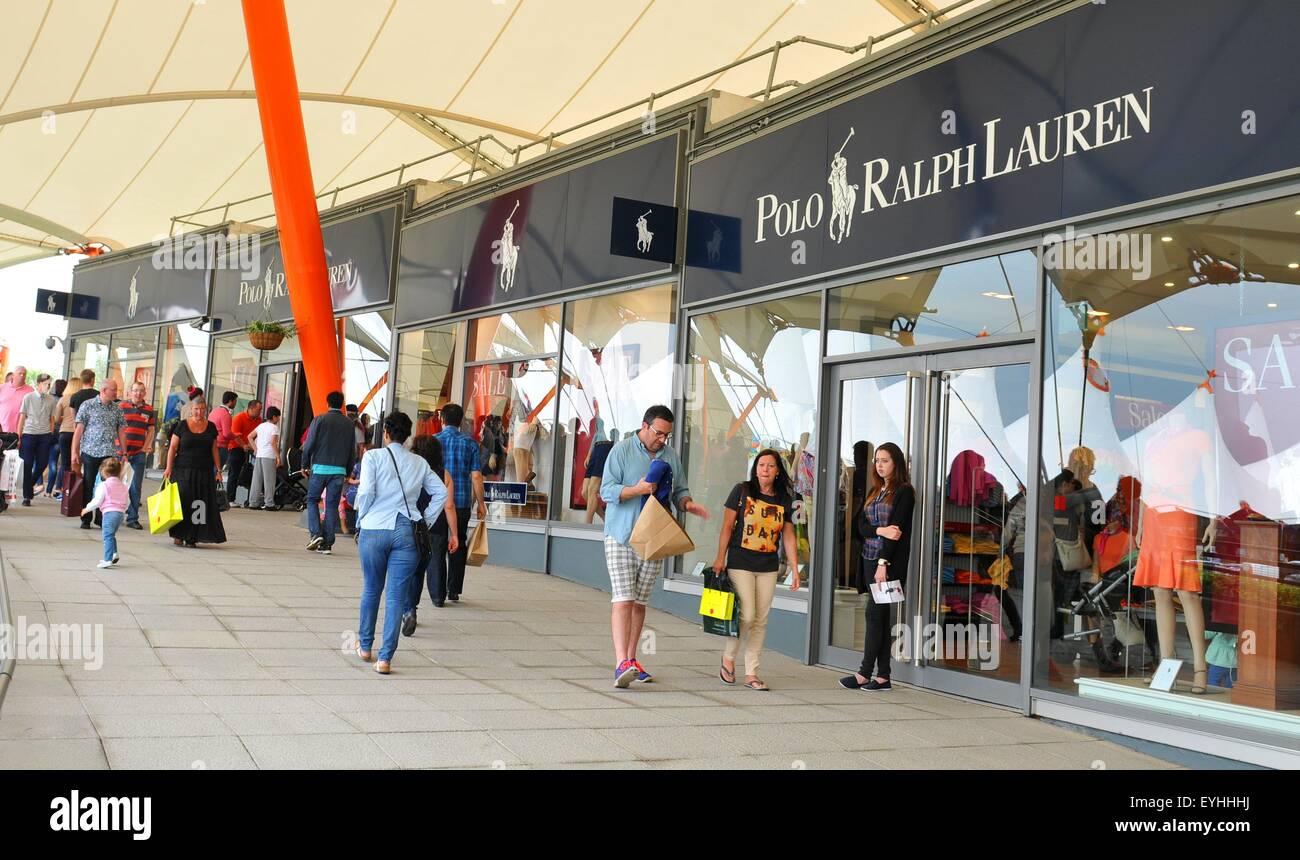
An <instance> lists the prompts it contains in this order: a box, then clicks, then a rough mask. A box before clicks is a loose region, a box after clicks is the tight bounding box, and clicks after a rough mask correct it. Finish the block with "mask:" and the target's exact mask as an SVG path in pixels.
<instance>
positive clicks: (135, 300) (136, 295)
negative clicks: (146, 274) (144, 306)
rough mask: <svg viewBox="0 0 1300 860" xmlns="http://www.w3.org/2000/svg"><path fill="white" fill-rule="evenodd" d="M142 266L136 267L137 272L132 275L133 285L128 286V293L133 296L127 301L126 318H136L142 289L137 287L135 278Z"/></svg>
mask: <svg viewBox="0 0 1300 860" xmlns="http://www.w3.org/2000/svg"><path fill="white" fill-rule="evenodd" d="M140 268H141V267H140V266H136V267H135V273H134V274H132V275H131V285H130V286H129V287H128V288H127V293H128V295H130V297H131V298H130V300H129V301H127V303H126V318H127V319H129V320H133V319H135V312H136V309H137V308H138V307H139V305H140V291H139V290H137V289H136V288H135V278H136V275H139V274H140Z"/></svg>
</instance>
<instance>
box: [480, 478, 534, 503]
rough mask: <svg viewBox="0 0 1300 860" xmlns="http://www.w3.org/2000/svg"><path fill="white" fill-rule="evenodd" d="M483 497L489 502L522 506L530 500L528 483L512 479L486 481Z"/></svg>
mask: <svg viewBox="0 0 1300 860" xmlns="http://www.w3.org/2000/svg"><path fill="white" fill-rule="evenodd" d="M483 498H484V500H486V501H487V502H505V503H506V504H507V505H520V506H522V505H524V504H526V503H527V502H528V485H527V484H524V483H518V484H516V483H514V482H511V481H484V482H483Z"/></svg>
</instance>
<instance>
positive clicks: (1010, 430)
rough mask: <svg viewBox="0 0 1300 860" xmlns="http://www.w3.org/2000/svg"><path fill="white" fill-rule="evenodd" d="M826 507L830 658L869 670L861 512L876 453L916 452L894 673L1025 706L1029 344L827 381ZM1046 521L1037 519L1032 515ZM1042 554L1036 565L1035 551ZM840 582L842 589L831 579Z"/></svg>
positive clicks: (895, 362)
mask: <svg viewBox="0 0 1300 860" xmlns="http://www.w3.org/2000/svg"><path fill="white" fill-rule="evenodd" d="M827 377H828V384H829V385H830V386H831V388H830V390H829V391H828V392H827V395H828V396H827V400H826V402H827V403H828V404H829V407H830V408H829V409H828V410H827V418H828V423H827V435H828V436H829V438H828V439H827V440H826V441H825V443H824V444H825V448H824V450H827V451H831V452H833V456H831V457H828V458H827V461H826V466H825V468H827V469H830V468H836V469H837V474H835V475H831V474H829V473H823V482H822V486H823V493H824V495H826V496H829V498H824V499H823V500H822V502H823V504H824V505H826V507H825V508H824V509H825V510H833V511H835V512H836V516H835V518H834V520H833V522H832V523H830V524H828V525H826V526H825V527H824V530H823V532H822V533H821V536H820V540H822V541H823V544H822V545H823V547H824V548H825V551H826V552H827V554H826V555H823V556H822V557H823V558H830V559H832V562H831V564H830V565H828V568H829V569H828V570H827V572H826V574H824V575H821V576H819V577H818V585H819V587H820V588H819V594H820V600H819V601H818V602H817V603H818V605H819V606H820V607H821V614H820V615H819V625H818V626H819V633H818V638H819V647H818V651H817V653H818V654H819V659H820V661H821V662H823V663H827V664H829V665H833V666H838V667H843V668H845V669H853V668H857V666H858V664H859V663H860V661H861V654H862V646H863V639H864V632H865V609H866V606H867V604H866V601H868V600H870V599H871V598H870V594H869V593H867V594H859V593H858V589H859V586H860V585H864V583H863V580H864V579H865V580H866V583H865V585H869V582H870V579H871V575H872V574H873V573H874V569H873V570H864V569H863V564H862V562H861V541H862V537H863V535H864V533H865V531H866V530H867V529H868V528H869V526H867V525H866V524H865V522H864V521H863V520H862V517H861V511H862V507H863V501H864V499H865V497H866V490H867V488H868V487H869V486H870V472H871V469H872V466H871V463H872V460H873V458H874V452H875V449H876V448H877V447H878V446H879V445H880V444H882V443H883V442H886V441H892V442H894V443H896V444H897V445H898V446H899V448H900V449H902V451H903V453H904V456H905V459H906V461H907V465H908V471H909V473H910V476H911V481H912V486H913V487H914V489H915V491H916V497H917V506H916V515H915V518H914V521H913V524H912V526H913V530H912V534H911V536H910V538H911V564H910V569H909V570H908V572H907V578H906V582H905V586H906V600H905V601H904V602H903V603H902V604H901V605H899V606H896V607H895V608H894V613H893V617H894V622H895V624H894V630H895V633H896V636H895V647H894V651H893V653H892V657H893V659H892V663H893V666H892V676H893V677H895V678H897V679H898V680H900V681H904V682H910V683H916V684H920V685H922V686H926V687H931V688H934V689H941V690H944V691H947V692H953V693H958V694H961V695H965V696H970V697H972V698H979V699H983V700H986V701H993V702H1001V703H1004V704H1009V705H1017V704H1019V702H1020V699H1021V689H1020V679H1021V672H1022V662H1023V661H1022V656H1021V646H1020V643H1021V641H1028V631H1027V625H1028V624H1029V619H1028V618H1027V613H1025V612H1023V611H1022V610H1023V607H1024V606H1025V602H1024V601H1025V594H1024V592H1023V590H1022V589H1023V583H1024V576H1023V568H1024V564H1023V559H1024V558H1025V557H1026V554H1025V552H1024V550H1025V548H1026V546H1028V547H1029V549H1030V550H1031V551H1032V543H1027V542H1026V540H1025V538H1026V535H1025V533H1024V531H1023V529H1024V511H1025V510H1034V508H1033V507H1032V505H1033V503H1034V502H1035V499H1032V498H1027V497H1026V489H1031V490H1032V489H1033V487H1030V486H1029V485H1031V484H1033V483H1034V482H1032V481H1030V480H1029V475H1030V473H1029V463H1028V457H1029V450H1030V446H1029V439H1030V430H1031V428H1030V426H1029V425H1030V414H1029V383H1030V364H1029V348H1028V347H1000V348H995V349H982V350H972V351H969V352H961V353H944V354H937V355H930V356H915V357H911V358H906V359H886V360H882V361H872V362H865V363H862V364H855V365H849V366H837V367H834V368H832V370H831V372H830V373H829V374H827ZM1031 521H1032V518H1031ZM1028 557H1030V558H1032V557H1033V556H1032V555H1029V556H1028ZM827 575H829V579H830V580H831V581H830V582H827V581H826V578H825V577H826V576H827Z"/></svg>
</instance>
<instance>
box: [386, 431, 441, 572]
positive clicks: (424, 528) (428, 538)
mask: <svg viewBox="0 0 1300 860" xmlns="http://www.w3.org/2000/svg"><path fill="white" fill-rule="evenodd" d="M388 456H389V458H391V459H392V461H393V471H394V472H395V473H396V474H397V489H398V490H399V491H401V493H402V504H404V505H406V518H407V519H408V520H410V521H411V535H412V537H414V538H415V551H416V552H418V553H419V554H420V561H421V562H425V561H428V560H429V559H431V558H433V535H432V534H431V533H430V532H429V525H428V523H426V522H425V521H424V518H423V517H421V518H420V519H418V520H417V519H415V518H414V517H412V516H411V504H410V502H408V501H406V488H405V487H403V486H402V472H401V470H400V469H398V468H397V455H396V454H394V453H393V449H392V448H389V449H388Z"/></svg>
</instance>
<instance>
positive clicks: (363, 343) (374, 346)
mask: <svg viewBox="0 0 1300 860" xmlns="http://www.w3.org/2000/svg"><path fill="white" fill-rule="evenodd" d="M342 324H343V398H344V400H346V401H347V402H348V403H354V404H356V405H357V408H358V409H359V410H360V414H362V415H369V416H370V423H371V426H372V427H373V426H374V422H375V421H376V420H378V418H379V416H380V415H381V414H382V413H383V412H385V411H387V406H388V404H387V398H388V353H389V349H390V348H391V344H392V342H393V340H392V339H393V329H392V311H376V312H373V313H364V314H354V315H353V316H350V317H346V318H344V319H343V320H342ZM295 340H296V338H295ZM372 433H373V431H372Z"/></svg>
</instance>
